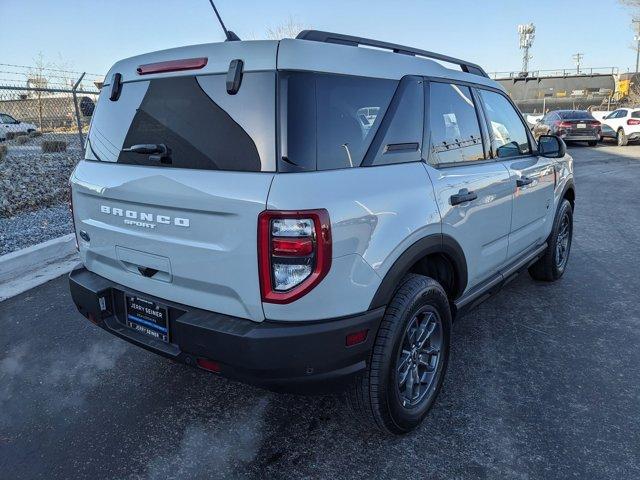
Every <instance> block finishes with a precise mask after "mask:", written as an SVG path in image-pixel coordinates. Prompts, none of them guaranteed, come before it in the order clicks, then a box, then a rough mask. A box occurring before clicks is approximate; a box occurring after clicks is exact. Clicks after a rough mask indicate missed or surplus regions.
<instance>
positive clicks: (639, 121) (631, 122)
mask: <svg viewBox="0 0 640 480" xmlns="http://www.w3.org/2000/svg"><path fill="white" fill-rule="evenodd" d="M627 125H640V119H636V118H630V119H629V120H627Z"/></svg>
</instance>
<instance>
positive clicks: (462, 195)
mask: <svg viewBox="0 0 640 480" xmlns="http://www.w3.org/2000/svg"><path fill="white" fill-rule="evenodd" d="M476 198H478V194H477V193H476V192H473V191H471V192H470V191H469V190H467V189H466V188H462V189H460V191H459V192H458V193H457V194H455V195H451V197H450V198H449V200H450V201H451V205H458V204H460V203H464V202H471V201H472V200H475V199H476Z"/></svg>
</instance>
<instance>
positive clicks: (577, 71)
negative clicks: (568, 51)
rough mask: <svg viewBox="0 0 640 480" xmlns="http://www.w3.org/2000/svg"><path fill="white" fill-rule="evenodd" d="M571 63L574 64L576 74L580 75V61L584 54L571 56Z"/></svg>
mask: <svg viewBox="0 0 640 480" xmlns="http://www.w3.org/2000/svg"><path fill="white" fill-rule="evenodd" d="M571 58H573V61H574V62H575V64H576V74H578V75H580V65H582V59H583V58H584V53H576V54H574V55H572V56H571Z"/></svg>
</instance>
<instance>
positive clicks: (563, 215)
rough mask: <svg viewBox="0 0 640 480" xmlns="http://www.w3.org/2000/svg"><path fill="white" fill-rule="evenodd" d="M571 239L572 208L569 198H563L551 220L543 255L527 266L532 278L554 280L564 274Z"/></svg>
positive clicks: (546, 280) (545, 280)
mask: <svg viewBox="0 0 640 480" xmlns="http://www.w3.org/2000/svg"><path fill="white" fill-rule="evenodd" d="M572 240H573V208H572V207H571V204H570V203H569V200H567V199H563V200H562V203H561V204H560V208H558V213H556V218H555V219H554V220H553V228H552V229H551V234H550V235H549V238H548V239H547V249H546V250H545V253H544V255H543V256H542V257H541V258H540V259H539V260H538V261H537V262H536V263H534V264H533V265H531V266H530V267H529V275H531V277H532V278H533V279H534V280H541V281H544V282H554V281H556V280H558V279H559V278H560V277H562V275H563V274H564V271H565V270H566V268H567V262H568V261H569V253H570V252H571V243H572Z"/></svg>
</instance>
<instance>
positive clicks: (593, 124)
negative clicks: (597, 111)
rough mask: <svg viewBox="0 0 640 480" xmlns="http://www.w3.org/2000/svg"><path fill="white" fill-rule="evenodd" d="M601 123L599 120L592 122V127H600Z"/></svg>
mask: <svg viewBox="0 0 640 480" xmlns="http://www.w3.org/2000/svg"><path fill="white" fill-rule="evenodd" d="M600 125H601V123H600V122H597V121H596V122H591V126H592V127H599V126H600Z"/></svg>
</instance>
